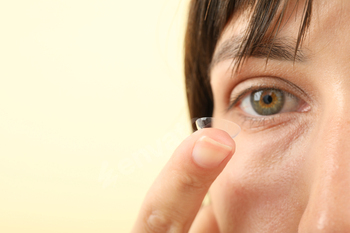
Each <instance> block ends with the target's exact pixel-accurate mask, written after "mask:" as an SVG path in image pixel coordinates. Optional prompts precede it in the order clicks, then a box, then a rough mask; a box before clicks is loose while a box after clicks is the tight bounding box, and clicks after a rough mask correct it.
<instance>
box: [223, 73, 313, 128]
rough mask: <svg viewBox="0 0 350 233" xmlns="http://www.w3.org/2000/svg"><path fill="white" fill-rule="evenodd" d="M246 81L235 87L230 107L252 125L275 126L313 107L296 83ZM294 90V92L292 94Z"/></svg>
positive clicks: (251, 126) (253, 126)
mask: <svg viewBox="0 0 350 233" xmlns="http://www.w3.org/2000/svg"><path fill="white" fill-rule="evenodd" d="M264 81H265V82H263V83H260V84H259V82H257V83H254V82H252V81H251V82H250V83H249V84H248V87H244V86H247V84H245V85H244V84H243V87H242V86H241V87H240V88H238V89H241V90H240V92H238V91H234V92H233V93H234V94H233V97H232V99H231V101H230V106H229V108H228V110H229V111H231V110H232V111H234V112H236V113H238V115H239V116H240V117H241V118H242V119H243V120H244V122H249V123H250V128H256V127H261V126H264V127H268V126H270V127H272V126H275V125H278V124H280V123H283V122H287V121H288V120H290V119H292V117H295V114H296V113H303V112H307V111H309V110H310V106H309V105H308V103H307V102H306V101H304V99H303V98H302V97H299V95H302V94H299V92H298V91H297V90H293V89H295V87H293V86H289V85H286V83H283V82H282V81H277V82H276V81H275V80H274V82H272V83H270V84H269V83H268V82H266V79H265V80H264ZM292 93H293V94H292Z"/></svg>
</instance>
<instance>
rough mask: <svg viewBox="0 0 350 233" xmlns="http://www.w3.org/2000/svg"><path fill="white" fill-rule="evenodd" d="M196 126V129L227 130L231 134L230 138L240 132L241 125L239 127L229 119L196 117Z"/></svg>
mask: <svg viewBox="0 0 350 233" xmlns="http://www.w3.org/2000/svg"><path fill="white" fill-rule="evenodd" d="M196 126H197V129H198V130H199V129H203V128H216V129H221V130H223V131H225V132H227V133H228V134H229V135H230V136H231V138H234V137H236V136H237V135H238V134H239V132H241V127H239V125H237V124H236V123H234V122H232V121H229V120H225V119H221V118H214V117H202V118H198V119H197V120H196Z"/></svg>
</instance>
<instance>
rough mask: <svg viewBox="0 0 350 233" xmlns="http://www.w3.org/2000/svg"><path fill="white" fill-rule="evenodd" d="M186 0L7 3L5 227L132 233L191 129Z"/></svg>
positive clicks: (3, 18) (0, 169)
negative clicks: (146, 198)
mask: <svg viewBox="0 0 350 233" xmlns="http://www.w3.org/2000/svg"><path fill="white" fill-rule="evenodd" d="M187 4H188V1H187V0H147V1H145V0H133V1H121V0H114V1H113V0H108V1H107V0H84V1H83V0H46V1H45V0H41V1H39V0H30V1H27V0H20V1H19V0H11V1H2V2H1V4H0V30H1V31H0V35H1V36H0V42H1V43H0V232H1V233H7V232H84V233H88V232H104V233H108V232H129V231H130V229H131V226H132V224H133V222H134V220H135V218H136V215H137V212H138V209H139V207H140V204H141V202H142V199H143V197H144V195H145V193H146V191H147V189H148V187H149V186H150V185H151V183H152V181H153V180H154V179H155V177H156V176H157V174H158V173H159V171H160V170H161V168H162V167H163V166H164V164H165V163H166V161H167V160H168V158H169V157H170V155H171V153H172V151H173V149H174V148H175V147H176V145H177V144H178V143H180V141H181V140H182V139H183V138H184V137H186V136H187V135H188V134H189V133H190V124H189V120H188V112H187V106H186V99H185V93H184V81H183V64H182V60H183V58H182V57H183V44H182V41H183V36H184V35H183V32H184V27H185V23H186V13H187Z"/></svg>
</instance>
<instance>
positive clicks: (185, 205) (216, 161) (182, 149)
mask: <svg viewBox="0 0 350 233" xmlns="http://www.w3.org/2000/svg"><path fill="white" fill-rule="evenodd" d="M234 150H235V143H234V141H233V139H232V138H231V137H230V136H229V135H228V134H227V133H226V132H224V131H222V130H218V129H214V128H210V129H203V130H199V131H197V132H196V133H194V134H192V135H191V136H189V137H188V138H187V139H186V140H184V141H183V142H182V143H181V144H180V146H179V147H178V148H177V149H176V150H175V152H174V154H173V155H172V157H171V158H170V160H169V161H168V163H167V165H166V166H165V167H164V169H163V170H162V171H161V173H160V174H159V176H158V177H157V179H156V181H155V182H154V183H153V185H152V187H151V188H150V190H149V192H148V193H147V195H146V198H145V200H144V203H143V205H142V208H141V211H140V214H139V216H138V219H137V221H136V224H135V227H134V231H133V232H187V231H188V230H189V228H190V226H191V224H192V222H193V220H194V218H195V216H196V214H197V212H198V210H199V208H200V206H201V203H202V201H203V199H204V197H205V194H206V193H207V191H208V189H209V187H210V185H211V184H212V182H213V181H214V180H215V179H216V177H217V176H218V175H219V174H220V172H221V171H222V170H223V169H224V167H225V166H226V164H227V162H228V161H229V160H230V158H231V156H232V154H233V153H234Z"/></svg>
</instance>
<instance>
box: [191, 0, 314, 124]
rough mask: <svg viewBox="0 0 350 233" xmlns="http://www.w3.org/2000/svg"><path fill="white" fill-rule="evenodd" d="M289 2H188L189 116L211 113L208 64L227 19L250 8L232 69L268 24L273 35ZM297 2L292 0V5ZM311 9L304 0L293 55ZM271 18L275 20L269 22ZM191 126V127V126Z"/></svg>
mask: <svg viewBox="0 0 350 233" xmlns="http://www.w3.org/2000/svg"><path fill="white" fill-rule="evenodd" d="M289 2H290V0H192V1H191V3H190V10H189V17H188V23H187V31H186V37H185V79H186V93H187V102H188V107H189V110H190V118H191V119H196V118H199V117H203V116H212V114H213V107H214V105H213V94H212V90H211V87H210V77H209V67H210V65H211V61H212V57H213V53H214V51H215V47H216V44H217V42H218V39H219V37H220V35H221V33H222V32H223V29H224V27H225V26H226V25H227V23H228V22H229V21H230V19H232V17H233V16H234V15H235V14H236V13H238V12H240V11H241V10H244V9H251V10H252V11H251V13H252V14H251V15H252V16H251V19H250V22H249V26H248V29H247V31H246V34H245V36H244V39H243V42H242V44H241V46H240V50H239V52H238V62H237V63H235V64H236V68H239V66H240V65H241V64H242V63H243V62H244V59H245V58H247V57H249V56H251V55H252V54H253V53H254V49H255V48H256V47H257V45H258V44H259V43H261V42H262V40H264V39H265V36H266V34H267V30H268V29H270V27H271V26H273V30H272V31H273V32H274V31H276V33H274V34H275V35H274V37H275V36H276V34H277V32H278V30H279V27H280V24H281V21H282V19H283V17H284V14H285V11H286V8H287V5H288V3H289ZM299 2H300V1H299V0H296V3H295V4H296V5H297V4H299ZM281 7H282V8H281ZM280 8H281V9H282V10H279V9H280ZM311 9H312V0H305V5H304V11H303V18H302V22H301V25H300V30H299V35H298V39H297V41H296V47H295V56H296V54H297V50H298V48H299V47H300V46H301V43H302V41H303V39H304V37H305V32H306V30H307V28H308V27H309V25H310V19H311ZM276 17H277V18H276ZM276 19H277V20H276ZM274 20H276V21H275V22H276V23H274V25H272V22H273V21H274ZM274 37H273V38H272V40H273V39H274ZM270 38H271V36H270ZM267 59H268V58H267ZM192 127H193V130H195V126H194V125H192Z"/></svg>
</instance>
